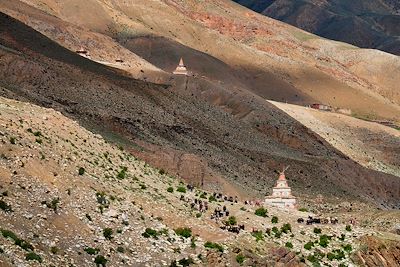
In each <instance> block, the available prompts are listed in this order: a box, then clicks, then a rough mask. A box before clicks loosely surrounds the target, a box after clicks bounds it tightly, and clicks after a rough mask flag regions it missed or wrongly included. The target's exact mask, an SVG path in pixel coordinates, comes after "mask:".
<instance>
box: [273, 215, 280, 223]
mask: <svg viewBox="0 0 400 267" xmlns="http://www.w3.org/2000/svg"><path fill="white" fill-rule="evenodd" d="M278 222H279V219H278V217H276V216H273V217H272V218H271V223H278Z"/></svg>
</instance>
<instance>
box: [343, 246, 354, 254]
mask: <svg viewBox="0 0 400 267" xmlns="http://www.w3.org/2000/svg"><path fill="white" fill-rule="evenodd" d="M343 249H344V251H346V252H347V253H350V252H351V251H352V250H353V248H352V246H351V245H350V244H347V245H345V246H343Z"/></svg>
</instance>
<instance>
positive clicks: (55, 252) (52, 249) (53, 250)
mask: <svg viewBox="0 0 400 267" xmlns="http://www.w3.org/2000/svg"><path fill="white" fill-rule="evenodd" d="M58 251H59V249H58V247H51V248H50V252H51V253H52V254H57V253H58Z"/></svg>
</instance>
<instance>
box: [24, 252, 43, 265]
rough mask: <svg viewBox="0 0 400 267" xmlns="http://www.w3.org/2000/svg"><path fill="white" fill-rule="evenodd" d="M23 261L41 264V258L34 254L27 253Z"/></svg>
mask: <svg viewBox="0 0 400 267" xmlns="http://www.w3.org/2000/svg"><path fill="white" fill-rule="evenodd" d="M25 259H26V260H27V261H37V262H39V263H42V261H43V260H42V257H40V255H38V254H36V253H35V252H29V253H27V254H26V255H25Z"/></svg>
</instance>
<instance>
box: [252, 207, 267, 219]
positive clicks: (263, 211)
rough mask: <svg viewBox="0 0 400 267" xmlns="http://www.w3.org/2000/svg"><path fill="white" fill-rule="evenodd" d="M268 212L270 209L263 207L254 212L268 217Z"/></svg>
mask: <svg viewBox="0 0 400 267" xmlns="http://www.w3.org/2000/svg"><path fill="white" fill-rule="evenodd" d="M267 213H268V210H267V209H265V208H263V207H261V208H258V209H256V211H255V212H254V214H255V215H257V216H260V217H267Z"/></svg>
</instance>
